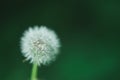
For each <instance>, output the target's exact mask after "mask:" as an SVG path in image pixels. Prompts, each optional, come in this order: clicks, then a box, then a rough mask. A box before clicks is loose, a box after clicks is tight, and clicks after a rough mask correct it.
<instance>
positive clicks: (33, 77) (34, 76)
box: [31, 63, 38, 80]
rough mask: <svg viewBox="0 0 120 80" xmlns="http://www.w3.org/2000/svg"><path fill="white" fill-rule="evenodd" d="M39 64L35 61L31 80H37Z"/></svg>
mask: <svg viewBox="0 0 120 80" xmlns="http://www.w3.org/2000/svg"><path fill="white" fill-rule="evenodd" d="M37 68H38V67H37V64H36V63H33V67H32V74H31V80H37V70H38V69H37Z"/></svg>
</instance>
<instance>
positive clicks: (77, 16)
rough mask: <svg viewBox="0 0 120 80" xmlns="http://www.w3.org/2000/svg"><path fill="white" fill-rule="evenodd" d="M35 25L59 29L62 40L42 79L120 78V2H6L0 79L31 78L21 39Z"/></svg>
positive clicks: (1, 11)
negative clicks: (59, 48)
mask: <svg viewBox="0 0 120 80" xmlns="http://www.w3.org/2000/svg"><path fill="white" fill-rule="evenodd" d="M34 25H39V26H40V25H46V26H48V27H49V28H51V29H53V30H55V31H56V33H57V34H58V36H59V38H60V39H61V44H62V47H61V52H60V55H59V56H58V57H57V60H56V61H55V62H53V63H52V64H51V65H49V66H41V67H39V73H38V77H39V80H120V1H119V0H97V1H96V0H1V1H0V80H30V74H31V68H32V65H31V64H29V62H23V60H24V59H25V58H24V57H23V56H22V53H21V51H20V43H19V42H20V38H21V36H22V34H23V32H24V30H26V29H28V27H30V26H34Z"/></svg>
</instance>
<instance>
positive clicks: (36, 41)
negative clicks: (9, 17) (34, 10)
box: [21, 26, 60, 65]
mask: <svg viewBox="0 0 120 80" xmlns="http://www.w3.org/2000/svg"><path fill="white" fill-rule="evenodd" d="M59 48H60V41H59V39H58V37H57V35H56V33H55V32H54V31H53V30H51V29H48V28H47V27H46V26H40V27H39V26H34V27H33V28H31V27H30V28H29V29H28V30H26V31H25V32H24V34H23V36H22V38H21V51H22V54H23V55H24V56H25V57H26V60H30V62H31V63H37V64H38V65H41V64H43V65H46V64H49V63H50V62H52V61H54V60H55V58H56V56H57V55H58V53H59Z"/></svg>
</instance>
